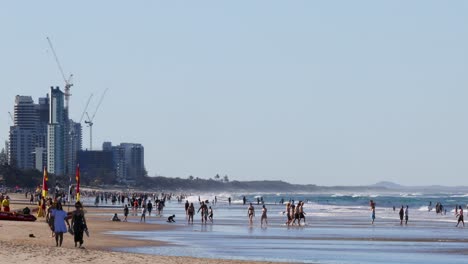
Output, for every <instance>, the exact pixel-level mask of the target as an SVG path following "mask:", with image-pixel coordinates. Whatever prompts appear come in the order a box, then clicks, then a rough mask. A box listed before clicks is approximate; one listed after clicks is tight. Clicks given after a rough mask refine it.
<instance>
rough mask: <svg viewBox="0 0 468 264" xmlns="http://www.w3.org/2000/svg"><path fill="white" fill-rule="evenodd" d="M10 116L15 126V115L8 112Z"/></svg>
mask: <svg viewBox="0 0 468 264" xmlns="http://www.w3.org/2000/svg"><path fill="white" fill-rule="evenodd" d="M8 115H10V118H11V122H13V125H14V124H15V119H14V118H13V115H12V114H11V113H10V112H8Z"/></svg>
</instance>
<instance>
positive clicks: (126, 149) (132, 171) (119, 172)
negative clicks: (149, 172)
mask: <svg viewBox="0 0 468 264" xmlns="http://www.w3.org/2000/svg"><path fill="white" fill-rule="evenodd" d="M102 148H103V150H104V151H112V161H113V164H114V170H115V174H116V177H117V181H118V182H121V183H132V182H135V180H137V179H138V178H140V177H142V176H144V175H145V173H146V170H145V157H144V152H145V151H144V148H143V146H142V145H141V144H134V143H121V144H120V145H119V146H112V143H110V142H104V144H103V147H102Z"/></svg>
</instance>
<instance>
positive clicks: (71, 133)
mask: <svg viewBox="0 0 468 264" xmlns="http://www.w3.org/2000/svg"><path fill="white" fill-rule="evenodd" d="M92 97H93V94H91V95H90V96H89V98H88V102H86V106H85V108H84V110H83V113H82V114H81V118H80V122H78V123H79V124H81V122H82V121H83V117H84V115H85V113H86V110H88V106H89V102H91V98H92ZM70 135H72V137H74V136H75V126H72V127H71V128H70Z"/></svg>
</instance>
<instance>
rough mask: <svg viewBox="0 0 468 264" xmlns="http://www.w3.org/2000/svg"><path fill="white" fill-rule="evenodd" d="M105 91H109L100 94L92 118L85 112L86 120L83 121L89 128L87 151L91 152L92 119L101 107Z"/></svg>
mask: <svg viewBox="0 0 468 264" xmlns="http://www.w3.org/2000/svg"><path fill="white" fill-rule="evenodd" d="M107 90H109V89H106V90H105V91H104V93H102V95H101V99H99V103H98V105H97V106H96V110H95V111H94V114H93V116H92V117H89V114H88V112H86V117H87V118H88V120H85V124H87V125H88V127H89V150H93V125H94V122H93V121H94V118H95V117H96V113H97V111H98V110H99V107H100V106H101V103H102V100H104V96H105V95H106V93H107Z"/></svg>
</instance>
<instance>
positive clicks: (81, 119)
mask: <svg viewBox="0 0 468 264" xmlns="http://www.w3.org/2000/svg"><path fill="white" fill-rule="evenodd" d="M92 97H93V94H91V95H90V96H89V98H88V102H87V103H86V106H85V108H84V110H83V113H82V114H81V118H80V122H79V123H80V124H81V122H82V121H83V117H84V115H85V113H86V110H88V106H89V102H91V98H92Z"/></svg>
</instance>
